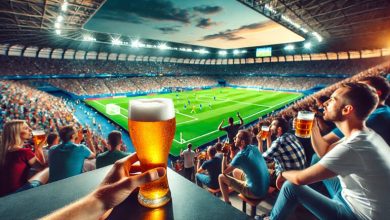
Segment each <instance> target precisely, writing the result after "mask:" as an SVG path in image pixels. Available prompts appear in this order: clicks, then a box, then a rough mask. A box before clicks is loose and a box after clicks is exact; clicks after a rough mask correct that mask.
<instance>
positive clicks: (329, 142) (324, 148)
mask: <svg viewBox="0 0 390 220" xmlns="http://www.w3.org/2000/svg"><path fill="white" fill-rule="evenodd" d="M338 140H340V138H339V137H338V136H337V135H335V134H334V133H333V132H330V133H328V134H326V135H324V136H321V132H320V129H319V127H318V125H317V120H315V121H314V122H313V128H312V130H311V145H312V146H313V149H314V151H315V152H316V154H317V155H318V156H319V157H320V158H321V157H323V156H324V155H325V154H326V153H328V152H329V151H330V150H331V149H333V147H334V146H335V145H334V144H333V143H335V142H337V141H338Z"/></svg>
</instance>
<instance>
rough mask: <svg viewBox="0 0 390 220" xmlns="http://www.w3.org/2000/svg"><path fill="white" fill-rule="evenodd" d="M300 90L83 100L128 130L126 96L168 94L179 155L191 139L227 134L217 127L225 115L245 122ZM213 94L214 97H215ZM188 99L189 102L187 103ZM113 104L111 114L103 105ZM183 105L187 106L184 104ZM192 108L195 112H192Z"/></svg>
mask: <svg viewBox="0 0 390 220" xmlns="http://www.w3.org/2000/svg"><path fill="white" fill-rule="evenodd" d="M302 96H303V95H302V94H301V93H287V92H277V91H265V90H250V89H234V88H217V89H209V90H196V91H195V90H194V91H186V92H179V93H177V92H176V93H170V94H158V95H148V96H142V97H141V96H138V97H120V98H107V99H98V100H86V101H85V102H86V103H87V104H88V105H90V106H91V107H93V108H95V109H96V110H97V111H99V112H100V113H102V114H104V115H105V116H106V117H108V118H110V119H111V120H112V121H114V122H116V123H117V124H118V125H120V126H121V127H123V128H124V129H126V130H128V125H127V117H128V111H127V109H128V105H129V100H132V99H139V98H157V97H158V98H171V99H173V101H174V104H175V109H176V133H175V139H174V140H173V144H172V148H171V154H172V155H174V156H178V155H179V153H180V149H184V148H186V146H187V144H188V143H192V144H193V146H194V148H196V147H198V146H201V145H203V144H205V143H207V142H209V141H212V140H215V139H217V138H218V137H221V136H224V137H226V133H225V132H222V131H218V130H217V127H218V125H219V123H221V121H222V120H223V119H224V120H225V123H224V126H226V125H227V119H228V117H230V116H232V117H233V118H234V120H235V123H237V122H238V118H237V112H240V115H241V117H242V118H243V119H244V123H245V124H248V123H250V122H252V121H255V120H256V119H258V118H259V117H260V116H263V115H266V114H268V113H270V112H272V111H274V110H275V109H278V108H280V107H283V106H285V105H287V104H289V103H291V102H293V101H294V100H296V99H298V98H300V97H302ZM214 97H215V98H214ZM188 100H189V101H190V104H188ZM107 104H114V105H117V106H119V107H120V114H116V115H112V114H111V115H110V114H107V112H106V105H107ZM200 104H201V105H202V108H200ZM185 105H186V108H185V107H184V106H185ZM193 108H194V109H195V111H196V112H191V111H192V110H193Z"/></svg>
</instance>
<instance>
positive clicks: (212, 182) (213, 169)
mask: <svg viewBox="0 0 390 220" xmlns="http://www.w3.org/2000/svg"><path fill="white" fill-rule="evenodd" d="M216 153H217V149H216V148H215V147H214V146H210V147H209V148H208V149H207V155H208V156H209V159H208V160H207V161H204V162H203V164H202V165H200V164H201V160H199V159H198V163H197V167H196V170H197V174H196V175H195V179H196V183H197V184H198V186H200V187H202V184H204V185H206V186H207V187H208V188H211V189H218V188H219V184H218V176H219V174H221V163H222V159H221V158H219V157H217V156H216ZM206 170H207V172H208V175H207V174H204V173H203V172H204V171H206Z"/></svg>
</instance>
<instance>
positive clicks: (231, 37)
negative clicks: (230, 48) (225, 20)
mask: <svg viewBox="0 0 390 220" xmlns="http://www.w3.org/2000/svg"><path fill="white" fill-rule="evenodd" d="M273 25H274V23H273V22H272V21H268V22H259V23H253V24H249V25H243V26H241V27H239V28H236V29H227V30H225V31H221V32H218V33H216V34H210V35H206V36H204V37H202V39H200V40H198V41H207V40H215V39H220V40H228V41H236V40H243V39H245V38H244V37H242V36H241V35H242V34H243V33H245V32H252V31H256V30H259V29H264V28H269V27H271V26H273Z"/></svg>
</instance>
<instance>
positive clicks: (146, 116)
mask: <svg viewBox="0 0 390 220" xmlns="http://www.w3.org/2000/svg"><path fill="white" fill-rule="evenodd" d="M128 122H129V134H130V137H131V140H132V142H133V144H134V147H135V149H136V152H137V155H138V159H139V161H140V163H141V169H142V172H145V171H147V170H150V169H153V168H157V167H164V168H166V167H167V163H168V154H169V151H170V149H171V145H172V141H173V138H174V135H175V131H176V119H175V109H174V106H173V102H172V100H171V99H164V98H156V99H138V100H131V101H130V102H129V121H128ZM170 200H171V194H170V190H169V185H168V179H167V176H166V174H165V176H164V177H162V178H160V179H159V180H157V181H153V182H151V183H146V184H144V185H142V186H141V187H140V190H139V193H138V201H139V203H140V204H141V205H143V206H145V207H149V208H157V207H161V206H163V205H165V204H166V203H168V202H169V201H170Z"/></svg>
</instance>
